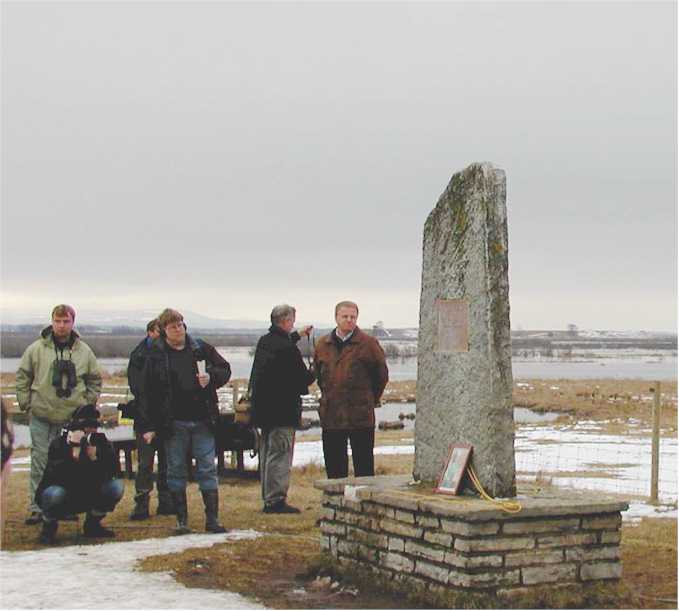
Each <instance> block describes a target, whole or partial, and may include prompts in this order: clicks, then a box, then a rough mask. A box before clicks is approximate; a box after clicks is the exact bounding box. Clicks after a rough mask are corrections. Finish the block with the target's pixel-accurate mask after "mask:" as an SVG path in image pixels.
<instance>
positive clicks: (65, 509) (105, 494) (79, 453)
mask: <svg viewBox="0 0 679 611" xmlns="http://www.w3.org/2000/svg"><path fill="white" fill-rule="evenodd" d="M98 426H99V410H97V408H96V407H95V406H94V405H84V406H82V407H79V408H78V409H77V410H76V411H75V412H74V414H73V417H72V418H71V420H70V422H69V423H68V425H67V426H66V428H65V430H64V431H63V432H62V434H61V435H60V436H59V437H57V438H56V439H54V440H53V441H52V443H51V444H50V446H49V450H48V455H47V466H46V468H45V472H44V474H43V477H42V479H41V480H40V484H39V485H38V489H37V490H36V494H35V502H36V503H37V505H38V506H39V507H40V509H41V511H42V520H43V524H42V530H41V532H40V538H39V539H38V541H39V542H40V543H43V544H47V545H49V544H51V543H53V542H54V539H55V536H56V532H57V528H58V524H59V520H60V519H65V518H66V517H67V516H70V515H72V514H75V513H81V512H87V517H86V518H85V523H84V525H83V534H84V536H85V537H106V538H109V537H113V536H115V534H114V532H113V531H112V530H110V529H108V528H106V527H104V526H102V524H101V521H102V519H103V517H104V516H105V515H106V514H107V513H109V512H111V511H113V509H114V508H115V506H116V505H117V504H118V502H119V501H120V499H121V498H122V497H123V493H124V492H125V486H124V484H123V482H122V480H120V479H116V477H115V474H116V471H117V469H116V457H115V453H114V451H113V446H112V445H111V444H110V442H109V441H108V439H107V438H106V435H104V434H103V433H97V427H98Z"/></svg>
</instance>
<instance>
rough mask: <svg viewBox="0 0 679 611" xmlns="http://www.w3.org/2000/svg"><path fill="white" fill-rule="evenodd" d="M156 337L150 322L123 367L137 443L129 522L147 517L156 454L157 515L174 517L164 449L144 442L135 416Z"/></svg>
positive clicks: (159, 444) (155, 324)
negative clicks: (124, 367) (131, 397)
mask: <svg viewBox="0 0 679 611" xmlns="http://www.w3.org/2000/svg"><path fill="white" fill-rule="evenodd" d="M159 337H160V323H159V322H158V319H157V318H154V319H153V320H152V321H150V322H149V323H148V324H147V325H146V337H145V338H144V339H143V340H142V341H141V342H139V344H137V346H136V347H135V349H134V350H133V351H132V353H131V354H130V362H129V364H128V367H127V383H128V385H129V387H130V392H131V393H132V394H133V395H134V397H135V398H134V399H133V400H132V401H130V402H129V403H128V404H127V406H126V409H127V412H128V417H132V418H134V433H135V437H136V440H137V477H136V478H135V480H134V487H135V495H134V509H133V510H132V513H131V514H130V520H146V519H147V518H148V517H149V515H150V514H149V497H150V495H151V492H152V491H153V462H154V458H155V455H156V452H158V477H157V480H156V487H157V489H158V510H157V513H158V515H164V516H166V515H174V507H173V505H172V496H171V495H170V490H169V488H168V486H167V457H166V456H165V445H164V444H163V442H162V441H159V440H158V439H157V438H156V439H153V440H152V441H151V442H148V441H146V439H145V438H144V434H143V433H142V432H140V430H139V426H138V424H137V414H136V405H137V404H138V403H139V402H140V401H141V396H142V394H143V393H144V379H143V371H144V362H145V360H146V355H147V354H148V352H149V350H151V346H152V345H153V341H154V340H156V339H158V338H159ZM130 408H131V409H130ZM130 412H132V413H130Z"/></svg>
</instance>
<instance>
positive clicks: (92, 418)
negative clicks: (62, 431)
mask: <svg viewBox="0 0 679 611" xmlns="http://www.w3.org/2000/svg"><path fill="white" fill-rule="evenodd" d="M99 416H100V414H99V410H98V409H97V408H96V407H95V406H94V405H91V404H90V405H83V406H81V407H79V408H78V409H76V410H75V412H73V416H71V421H70V422H69V423H68V430H69V431H80V430H82V429H84V428H85V427H88V428H94V429H96V428H98V427H99Z"/></svg>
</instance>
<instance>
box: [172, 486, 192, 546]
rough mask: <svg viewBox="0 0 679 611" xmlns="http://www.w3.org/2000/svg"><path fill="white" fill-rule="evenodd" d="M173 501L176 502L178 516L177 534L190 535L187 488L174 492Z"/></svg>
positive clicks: (175, 510)
mask: <svg viewBox="0 0 679 611" xmlns="http://www.w3.org/2000/svg"><path fill="white" fill-rule="evenodd" d="M172 502H173V503H174V512H175V515H176V516H177V526H175V529H174V534H175V535H188V534H189V533H191V532H192V531H191V529H190V528H189V525H188V520H189V510H188V508H187V506H186V490H182V491H181V492H173V493H172Z"/></svg>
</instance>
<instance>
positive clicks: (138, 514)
mask: <svg viewBox="0 0 679 611" xmlns="http://www.w3.org/2000/svg"><path fill="white" fill-rule="evenodd" d="M148 518H149V493H148V492H142V493H141V494H137V495H136V496H135V497H134V509H133V510H132V513H131V514H130V520H147V519H148Z"/></svg>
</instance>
